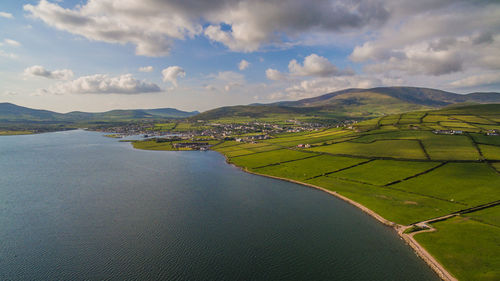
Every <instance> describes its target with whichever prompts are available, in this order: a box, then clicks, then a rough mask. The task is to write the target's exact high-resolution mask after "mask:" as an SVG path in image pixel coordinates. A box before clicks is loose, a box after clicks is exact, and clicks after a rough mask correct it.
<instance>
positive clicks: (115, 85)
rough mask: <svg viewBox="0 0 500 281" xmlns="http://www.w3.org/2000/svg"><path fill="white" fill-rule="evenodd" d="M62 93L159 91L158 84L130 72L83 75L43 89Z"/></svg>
mask: <svg viewBox="0 0 500 281" xmlns="http://www.w3.org/2000/svg"><path fill="white" fill-rule="evenodd" d="M45 91H46V92H48V93H52V94H56V95H62V94H141V93H153V92H160V91H161V89H160V87H159V86H158V85H156V84H154V83H151V82H146V81H141V80H137V79H135V78H134V77H133V76H132V74H123V75H120V76H116V77H110V76H109V75H106V74H94V75H90V76H83V77H80V78H78V79H75V80H73V81H69V82H65V83H59V84H56V85H54V86H52V87H50V88H49V89H47V90H45Z"/></svg>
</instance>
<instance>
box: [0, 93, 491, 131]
mask: <svg viewBox="0 0 500 281" xmlns="http://www.w3.org/2000/svg"><path fill="white" fill-rule="evenodd" d="M464 103H465V104H467V103H471V104H474V103H500V93H471V94H466V95H461V94H456V93H451V92H446V91H441V90H436V89H429V88H416V87H379V88H372V89H347V90H342V91H338V92H333V93H328V94H325V95H321V96H318V97H313V98H307V99H302V100H298V101H282V102H276V103H270V104H252V105H239V106H225V107H219V108H216V109H212V110H208V111H205V112H203V113H199V112H198V111H192V112H186V111H181V110H177V109H174V108H159V109H133V110H112V111H107V112H101V113H88V112H79V111H74V112H69V113H57V112H53V111H48V110H38V109H31V108H27V107H22V106H17V105H14V104H11V103H0V125H1V124H16V123H17V124H77V123H78V124H85V123H89V124H99V123H101V122H103V123H105V122H108V123H110V122H129V121H137V120H157V119H168V118H188V117H189V118H191V119H192V120H214V119H218V118H241V117H245V118H246V117H250V118H263V117H271V118H272V117H279V118H288V117H290V118H293V117H295V116H303V117H308V116H310V117H314V118H325V119H345V118H368V117H375V116H380V115H384V114H395V113H401V112H407V111H414V110H426V109H433V108H440V107H444V106H447V105H451V104H464Z"/></svg>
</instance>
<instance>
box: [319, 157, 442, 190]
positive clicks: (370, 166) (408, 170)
mask: <svg viewBox="0 0 500 281" xmlns="http://www.w3.org/2000/svg"><path fill="white" fill-rule="evenodd" d="M439 164H440V163H439V162H437V163H436V162H412V161H394V160H375V161H372V162H369V163H366V164H363V165H360V166H357V167H354V168H352V169H347V170H344V171H340V172H338V173H334V174H331V175H329V176H330V177H336V178H344V179H354V180H358V181H362V182H365V183H369V184H374V185H385V184H388V183H392V182H394V181H398V180H402V179H405V178H407V177H411V176H414V175H416V174H418V173H422V172H424V171H427V170H429V169H431V168H434V167H436V166H437V165H439Z"/></svg>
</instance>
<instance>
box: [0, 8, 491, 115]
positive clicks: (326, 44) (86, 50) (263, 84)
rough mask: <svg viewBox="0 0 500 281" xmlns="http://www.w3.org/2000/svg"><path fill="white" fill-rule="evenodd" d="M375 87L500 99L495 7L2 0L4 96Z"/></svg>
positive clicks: (180, 98) (230, 98)
mask: <svg viewBox="0 0 500 281" xmlns="http://www.w3.org/2000/svg"><path fill="white" fill-rule="evenodd" d="M378 86H416V87H428V88H437V89H442V90H447V91H451V92H455V93H461V94H464V93H470V92H478V91H496V92H500V1H498V0H489V1H487V0H484V1H482V0H463V1H462V0H419V1H415V0H366V1H362V0H337V1H331V0H274V1H269V0H268V1H262V0H211V1H206V0H72V1H66V0H65V1H62V0H50V1H49V0H41V1H38V0H37V1H19V0H2V1H0V102H11V103H15V104H18V105H22V106H27V107H32V108H41V109H48V110H53V111H57V112H70V111H76V110H78V111H88V112H100V111H106V110H111V109H136V108H163V107H172V108H178V109H181V110H189V111H191V110H199V111H204V110H208V109H211V108H216V107H220V106H227V105H236V104H251V103H269V102H275V101H280V100H297V99H301V98H306V97H312V96H318V95H321V94H325V93H329V92H333V91H337V90H342V89H346V88H371V87H378Z"/></svg>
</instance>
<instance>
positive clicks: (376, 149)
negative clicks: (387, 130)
mask: <svg viewBox="0 0 500 281" xmlns="http://www.w3.org/2000/svg"><path fill="white" fill-rule="evenodd" d="M387 148H390V149H387ZM310 150H311V151H317V152H326V153H331V154H339V155H354V156H361V157H389V158H403V159H426V155H425V153H424V151H423V150H422V148H421V147H420V145H419V143H418V142H417V141H413V140H380V141H376V142H373V143H355V142H342V143H337V144H332V145H325V146H318V147H314V148H311V149H310Z"/></svg>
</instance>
